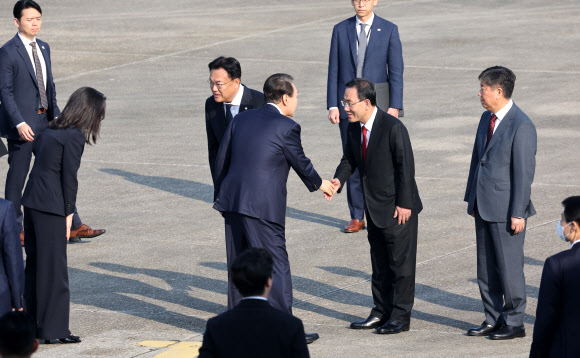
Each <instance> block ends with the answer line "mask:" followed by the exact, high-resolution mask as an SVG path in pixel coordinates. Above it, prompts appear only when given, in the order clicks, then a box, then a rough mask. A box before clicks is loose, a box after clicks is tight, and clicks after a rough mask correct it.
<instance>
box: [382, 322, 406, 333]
mask: <svg viewBox="0 0 580 358" xmlns="http://www.w3.org/2000/svg"><path fill="white" fill-rule="evenodd" d="M410 328H411V325H410V324H408V323H401V322H399V321H394V320H393V321H391V320H389V321H387V323H385V324H384V325H383V326H381V327H379V328H377V333H378V334H397V333H401V332H406V331H408V330H409V329H410Z"/></svg>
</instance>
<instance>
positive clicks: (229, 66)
mask: <svg viewBox="0 0 580 358" xmlns="http://www.w3.org/2000/svg"><path fill="white" fill-rule="evenodd" d="M208 67H209V80H208V82H209V87H210V89H211V92H212V94H213V95H212V96H210V97H209V98H208V99H207V100H206V101H205V130H206V132H207V151H208V155H209V167H210V170H211V175H212V179H213V180H214V182H215V176H214V167H215V158H216V157H217V153H218V149H219V148H220V143H221V141H222V138H223V137H224V133H225V132H226V128H227V127H228V124H230V122H231V121H232V119H233V118H234V117H235V116H236V115H237V114H238V113H241V112H244V111H247V110H248V109H256V108H260V107H262V106H263V105H264V95H263V94H262V92H258V91H255V90H253V89H251V88H248V87H245V86H244V85H243V84H242V83H241V78H242V67H241V66H240V63H239V62H238V60H236V59H235V58H233V57H223V56H220V57H218V58H216V59H215V60H213V61H211V62H210V63H209V64H208ZM214 199H215V198H214Z"/></svg>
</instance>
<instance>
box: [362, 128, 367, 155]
mask: <svg viewBox="0 0 580 358" xmlns="http://www.w3.org/2000/svg"><path fill="white" fill-rule="evenodd" d="M361 149H362V155H363V163H365V164H366V161H367V127H365V126H362V148H361Z"/></svg>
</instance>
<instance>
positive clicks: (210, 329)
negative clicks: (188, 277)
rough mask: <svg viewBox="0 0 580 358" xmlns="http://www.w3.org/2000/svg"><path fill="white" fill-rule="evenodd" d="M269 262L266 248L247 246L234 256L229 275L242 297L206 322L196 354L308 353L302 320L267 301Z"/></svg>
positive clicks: (214, 357) (252, 356)
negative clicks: (238, 301)
mask: <svg viewBox="0 0 580 358" xmlns="http://www.w3.org/2000/svg"><path fill="white" fill-rule="evenodd" d="M273 266H274V261H273V259H272V255H271V254H270V252H269V251H268V250H266V249H258V248H251V249H248V250H246V251H244V252H243V253H241V254H240V255H239V256H238V257H236V259H235V260H234V262H233V263H232V266H231V270H230V271H231V277H232V281H233V282H234V284H235V285H236V287H237V288H238V290H239V291H240V293H241V294H242V296H243V297H244V298H243V299H242V301H241V302H240V304H239V305H237V306H236V307H235V308H233V309H232V310H229V311H227V312H225V313H222V314H220V315H219V316H217V317H214V318H212V319H210V320H209V321H208V322H207V327H206V330H205V334H204V335H203V345H202V346H201V348H200V350H199V357H200V358H210V357H211V358H218V357H248V358H258V357H279V358H282V357H288V358H291V357H292V358H298V357H309V354H308V347H307V346H306V340H305V339H304V327H303V325H302V321H301V320H300V319H298V318H296V317H293V316H292V315H290V314H288V313H284V312H281V311H280V310H277V309H275V308H274V307H272V306H271V305H270V304H269V303H268V294H269V292H270V290H271V289H272V270H273Z"/></svg>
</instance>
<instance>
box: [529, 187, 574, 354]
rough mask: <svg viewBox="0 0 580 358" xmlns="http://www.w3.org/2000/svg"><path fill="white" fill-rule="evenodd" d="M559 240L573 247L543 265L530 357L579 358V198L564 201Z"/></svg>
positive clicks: (559, 225)
mask: <svg viewBox="0 0 580 358" xmlns="http://www.w3.org/2000/svg"><path fill="white" fill-rule="evenodd" d="M562 205H563V206H564V212H563V213H562V218H561V220H559V222H558V224H557V227H556V229H557V232H558V236H559V237H560V239H562V240H564V241H567V242H569V243H571V244H572V248H571V249H570V250H566V251H563V252H560V253H559V254H556V255H554V256H551V257H548V259H547V260H546V263H545V264H544V271H543V273H542V281H541V282H540V295H539V297H538V307H537V309H536V323H535V325H534V340H533V342H532V348H531V350H530V357H533V358H535V357H538V358H540V357H580V331H579V330H578V322H579V321H580V306H579V305H578V298H579V297H580V286H579V285H578V282H580V245H577V243H578V242H579V241H580V196H571V197H569V198H567V199H566V200H564V201H563V202H562Z"/></svg>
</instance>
